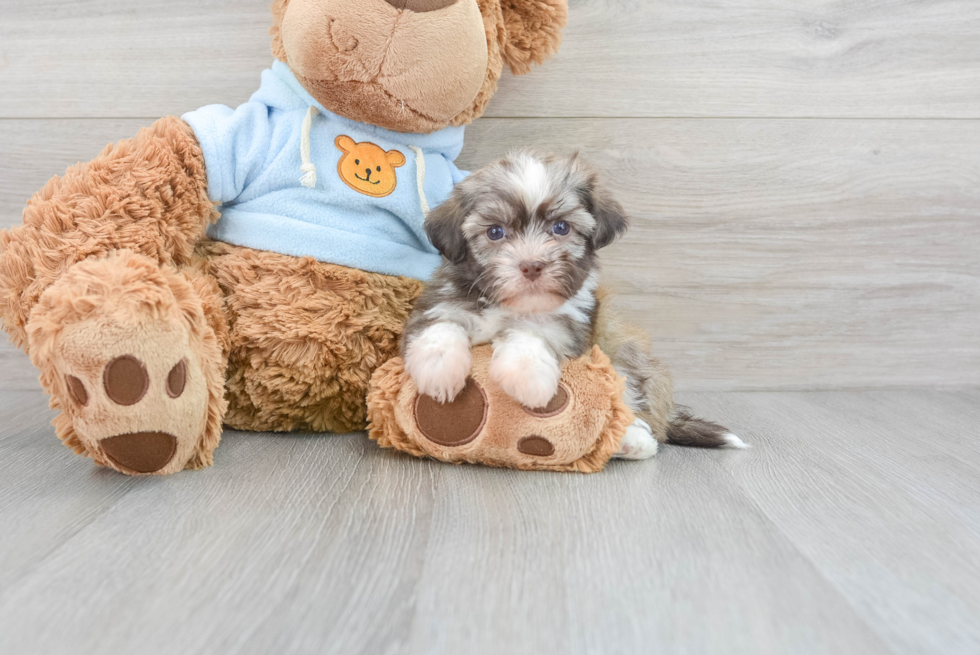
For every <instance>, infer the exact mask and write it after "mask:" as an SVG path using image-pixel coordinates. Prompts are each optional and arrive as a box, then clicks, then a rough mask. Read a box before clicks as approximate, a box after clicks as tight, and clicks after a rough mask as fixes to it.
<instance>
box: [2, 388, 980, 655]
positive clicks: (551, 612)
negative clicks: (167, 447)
mask: <svg viewBox="0 0 980 655" xmlns="http://www.w3.org/2000/svg"><path fill="white" fill-rule="evenodd" d="M682 400H684V401H686V402H687V403H689V404H690V405H693V406H694V407H696V408H697V410H698V411H700V412H701V413H703V414H705V415H707V416H710V417H712V418H716V419H719V420H721V421H723V422H725V423H726V424H728V425H729V426H731V427H732V428H733V429H735V430H737V431H738V432H740V433H741V434H743V435H744V436H745V437H746V438H747V439H748V440H749V441H751V442H752V444H753V445H754V448H753V449H751V450H749V451H744V452H741V451H740V452H736V451H711V452H708V451H699V450H692V449H683V448H677V447H667V448H665V449H664V450H663V451H662V453H661V454H660V455H659V456H658V457H657V458H656V459H654V460H651V461H648V462H614V463H612V464H611V465H610V466H609V467H608V468H607V469H606V471H604V472H602V473H599V474H596V475H592V476H583V475H576V474H527V473H519V472H512V471H498V470H490V469H482V468H476V467H454V466H449V465H445V464H439V463H435V462H428V461H421V460H415V459H411V458H408V457H407V456H403V455H399V454H394V453H391V452H385V451H381V450H380V449H378V448H377V447H376V446H375V445H374V444H373V443H371V442H369V441H368V439H367V438H366V437H365V436H364V435H350V436H322V435H321V436H308V435H292V436H286V437H283V436H272V435H261V434H238V433H227V434H226V435H225V438H224V442H223V443H222V446H221V447H220V448H219V450H218V452H217V460H216V464H215V466H214V467H213V468H211V469H209V470H206V471H202V472H185V473H182V474H179V475H176V476H171V477H168V478H164V479H146V478H128V477H125V476H122V475H119V474H116V473H113V472H110V471H106V470H100V469H98V468H97V467H95V466H94V465H93V464H91V463H90V462H89V461H87V460H83V459H80V458H78V457H76V456H75V455H73V454H72V453H70V452H69V451H68V450H67V449H66V448H64V447H63V446H62V445H61V444H60V443H58V441H57V439H56V438H55V437H54V435H53V433H52V429H51V427H50V426H49V425H48V420H49V418H50V416H49V412H48V411H47V410H46V409H45V400H44V398H43V396H42V395H41V393H39V392H23V391H16V392H6V393H3V394H0V525H2V526H3V529H2V530H0V563H2V564H0V652H2V653H11V654H12V653H58V652H66V653H68V652H70V653H76V654H78V653H124V652H135V653H142V654H146V653H176V652H180V653H215V652H219V653H231V652H235V653H239V652H240V653H287V652H289V653H419V654H423V653H424V654H429V653H447V654H457V653H545V652H555V653H710V654H717V653H752V654H764V653H773V654H779V655H783V654H786V653H828V654H833V655H842V654H845V653H856V654H861V655H868V654H871V653H943V654H944V655H950V654H954V653H963V654H968V653H977V652H980V621H978V617H980V484H978V480H980V439H978V436H980V435H978V425H980V391H922V390H918V391H867V392H755V393H712V392H702V393H689V394H685V395H684V396H683V398H682Z"/></svg>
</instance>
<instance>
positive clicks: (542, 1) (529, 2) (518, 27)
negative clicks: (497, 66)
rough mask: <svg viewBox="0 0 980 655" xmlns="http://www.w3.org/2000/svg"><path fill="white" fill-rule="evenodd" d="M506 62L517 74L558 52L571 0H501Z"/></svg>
mask: <svg viewBox="0 0 980 655" xmlns="http://www.w3.org/2000/svg"><path fill="white" fill-rule="evenodd" d="M500 8H501V10H502V11H503V17H504V31H505V34H506V38H505V40H504V52H503V55H504V61H506V62H507V64H508V65H509V66H510V70H511V71H512V72H513V73H514V74H515V75H522V74H524V73H527V72H529V71H530V70H531V64H541V63H544V61H545V60H546V59H548V58H549V57H551V56H552V55H554V54H555V53H556V52H558V46H560V45H561V31H562V29H564V27H565V24H566V23H568V0H501V1H500Z"/></svg>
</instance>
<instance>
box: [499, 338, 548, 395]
mask: <svg viewBox="0 0 980 655" xmlns="http://www.w3.org/2000/svg"><path fill="white" fill-rule="evenodd" d="M560 378H561V369H560V368H559V367H558V361H557V360H556V359H555V356H554V355H553V354H551V351H550V350H548V347H547V346H546V345H545V344H544V342H543V341H541V339H539V338H538V337H536V336H534V335H531V334H525V333H521V332H517V333H511V334H509V335H508V336H507V337H506V338H505V339H504V340H502V341H499V342H497V343H495V344H494V348H493V357H492V358H491V359H490V379H491V380H493V381H494V382H495V383H496V384H497V385H498V386H499V387H500V388H501V389H503V390H504V393H506V394H507V395H508V396H510V397H511V398H513V399H514V400H516V401H517V402H519V403H521V404H522V405H524V406H525V407H530V408H532V409H536V408H538V407H544V406H545V405H547V404H548V402H549V401H550V400H551V399H552V398H554V397H555V394H556V393H558V380H559V379H560Z"/></svg>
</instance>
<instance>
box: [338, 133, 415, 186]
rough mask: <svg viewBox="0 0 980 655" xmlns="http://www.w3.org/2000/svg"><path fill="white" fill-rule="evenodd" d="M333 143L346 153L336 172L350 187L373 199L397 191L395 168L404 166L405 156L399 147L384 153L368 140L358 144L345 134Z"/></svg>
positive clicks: (382, 149)
mask: <svg viewBox="0 0 980 655" xmlns="http://www.w3.org/2000/svg"><path fill="white" fill-rule="evenodd" d="M334 144H335V145H336V146H337V147H338V148H339V149H340V151H341V152H343V153H344V154H343V155H342V156H341V158H340V162H339V163H338V164H337V173H338V174H339V175H340V179H342V180H343V181H344V183H345V184H347V186H349V187H350V188H352V189H354V190H355V191H357V192H358V193H363V194H364V195H366V196H371V197H372V198H383V197H385V196H387V195H390V194H391V192H392V191H394V190H395V187H396V186H397V185H398V176H397V175H396V174H395V169H396V168H399V167H400V166H404V165H405V155H403V154H402V153H400V152H398V151H397V150H389V151H387V152H385V150H384V148H381V147H379V146H376V145H374V144H373V143H370V142H369V141H364V142H362V143H355V142H354V139H352V138H350V137H349V136H344V135H343V134H342V135H340V136H338V137H337V138H336V140H334Z"/></svg>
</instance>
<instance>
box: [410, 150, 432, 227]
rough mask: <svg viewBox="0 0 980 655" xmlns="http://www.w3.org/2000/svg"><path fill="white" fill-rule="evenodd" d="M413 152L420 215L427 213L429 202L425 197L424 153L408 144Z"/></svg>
mask: <svg viewBox="0 0 980 655" xmlns="http://www.w3.org/2000/svg"><path fill="white" fill-rule="evenodd" d="M408 147H409V148H411V150H412V152H414V153H415V183H416V184H418V187H419V203H420V204H421V206H422V215H423V216H425V215H426V214H428V213H429V203H428V201H426V199H425V155H424V154H423V153H422V148H419V147H417V146H408Z"/></svg>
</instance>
